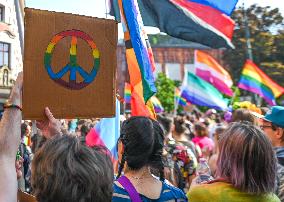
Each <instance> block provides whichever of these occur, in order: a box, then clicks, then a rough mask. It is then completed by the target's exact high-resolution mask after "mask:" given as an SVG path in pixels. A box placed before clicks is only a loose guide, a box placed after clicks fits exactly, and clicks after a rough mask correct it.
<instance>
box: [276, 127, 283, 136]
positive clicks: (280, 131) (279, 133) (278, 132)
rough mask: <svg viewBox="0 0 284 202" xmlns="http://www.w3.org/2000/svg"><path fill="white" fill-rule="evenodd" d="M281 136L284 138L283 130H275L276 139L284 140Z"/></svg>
mask: <svg viewBox="0 0 284 202" xmlns="http://www.w3.org/2000/svg"><path fill="white" fill-rule="evenodd" d="M283 136H284V129H283V128H279V127H277V129H276V137H277V138H278V139H283V138H284V137H283Z"/></svg>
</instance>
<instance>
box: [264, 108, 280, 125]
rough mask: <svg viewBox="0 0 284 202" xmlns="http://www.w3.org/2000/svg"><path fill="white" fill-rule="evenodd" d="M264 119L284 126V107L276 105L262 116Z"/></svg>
mask: <svg viewBox="0 0 284 202" xmlns="http://www.w3.org/2000/svg"><path fill="white" fill-rule="evenodd" d="M262 119H263V120H265V121H269V122H271V123H273V124H274V125H276V126H278V127H281V128H284V107H282V106H274V107H272V108H271V110H269V111H268V112H267V113H266V114H265V116H263V117H262Z"/></svg>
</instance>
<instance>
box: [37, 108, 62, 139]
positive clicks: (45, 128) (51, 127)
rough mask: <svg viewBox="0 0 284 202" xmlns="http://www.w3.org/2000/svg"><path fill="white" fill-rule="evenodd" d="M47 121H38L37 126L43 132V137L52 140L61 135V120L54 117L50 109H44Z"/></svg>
mask: <svg viewBox="0 0 284 202" xmlns="http://www.w3.org/2000/svg"><path fill="white" fill-rule="evenodd" d="M44 111H45V115H46V117H47V119H46V120H43V121H37V123H36V125H37V127H38V128H39V129H40V130H41V132H42V134H43V136H44V137H45V138H47V139H50V138H52V137H54V136H56V135H60V134H61V123H60V121H59V120H57V119H55V118H54V117H53V114H52V113H51V111H50V110H49V108H48V107H46V108H45V109H44Z"/></svg>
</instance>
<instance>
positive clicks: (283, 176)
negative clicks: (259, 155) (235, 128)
mask: <svg viewBox="0 0 284 202" xmlns="http://www.w3.org/2000/svg"><path fill="white" fill-rule="evenodd" d="M258 117H259V118H261V119H262V125H260V128H261V129H262V130H263V131H264V133H265V134H266V135H267V137H268V138H269V139H270V141H271V143H272V146H273V149H274V151H275V153H276V157H277V159H278V163H279V164H280V165H278V166H277V176H278V178H277V189H276V194H277V195H278V197H279V198H280V199H281V200H282V201H284V167H283V166H284V107H282V106H274V107H272V108H271V110H268V111H267V112H266V114H265V116H261V115H258Z"/></svg>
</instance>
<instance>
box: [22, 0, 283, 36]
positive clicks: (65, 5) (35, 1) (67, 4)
mask: <svg viewBox="0 0 284 202" xmlns="http://www.w3.org/2000/svg"><path fill="white" fill-rule="evenodd" d="M244 1H245V7H249V6H250V5H252V4H258V5H260V6H270V7H271V8H276V7H278V8H279V9H280V11H281V12H282V13H283V15H284V4H281V3H279V1H280V0H239V3H238V4H237V7H239V6H242V4H243V2H244ZM106 2H109V0H26V6H27V7H30V8H38V9H43V10H49V11H58V12H65V13H73V14H80V15H87V16H94V17H99V18H106V17H107V16H106V11H108V6H106V5H107V4H106ZM108 17H109V18H110V16H108ZM146 31H147V33H148V34H150V33H151V34H157V29H153V28H148V29H147V30H146ZM118 32H119V35H118V38H119V39H121V38H123V32H122V27H121V26H119V30H118Z"/></svg>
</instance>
